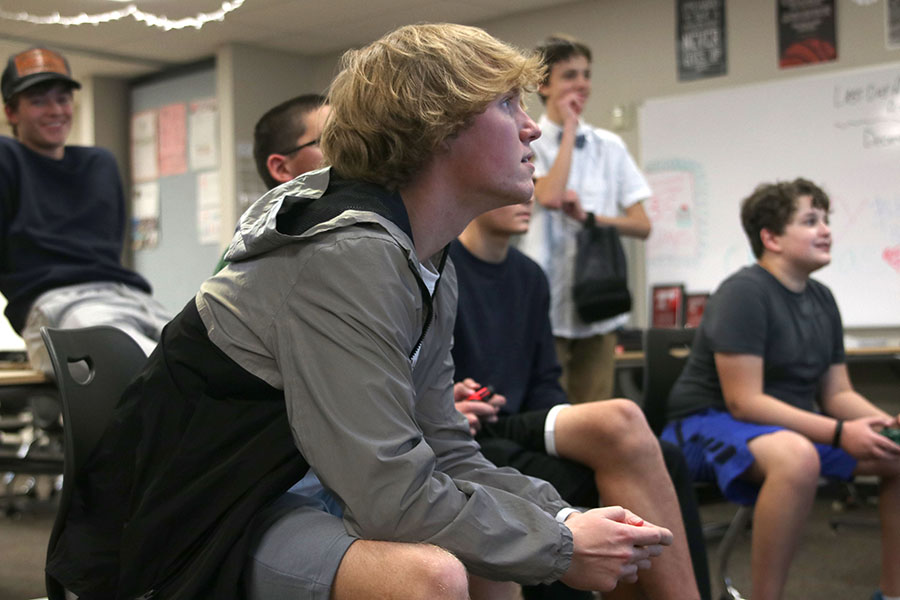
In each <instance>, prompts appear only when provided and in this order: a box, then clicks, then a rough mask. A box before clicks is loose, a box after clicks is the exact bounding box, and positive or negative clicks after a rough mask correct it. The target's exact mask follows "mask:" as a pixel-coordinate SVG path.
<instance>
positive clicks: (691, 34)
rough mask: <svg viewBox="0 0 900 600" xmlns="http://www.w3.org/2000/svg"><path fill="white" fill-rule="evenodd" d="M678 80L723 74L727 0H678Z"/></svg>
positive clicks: (726, 67) (725, 69) (725, 63)
mask: <svg viewBox="0 0 900 600" xmlns="http://www.w3.org/2000/svg"><path fill="white" fill-rule="evenodd" d="M677 46H678V80H679V81H693V80H695V79H703V78H706V77H715V76H717V75H724V74H725V73H726V72H727V71H728V62H727V54H726V51H725V0H678V39H677Z"/></svg>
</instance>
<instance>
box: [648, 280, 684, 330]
mask: <svg viewBox="0 0 900 600" xmlns="http://www.w3.org/2000/svg"><path fill="white" fill-rule="evenodd" d="M684 305H685V294H684V285H683V284H681V283H668V284H656V285H654V286H653V287H652V290H651V294H650V325H651V327H657V328H673V327H674V328H678V327H684Z"/></svg>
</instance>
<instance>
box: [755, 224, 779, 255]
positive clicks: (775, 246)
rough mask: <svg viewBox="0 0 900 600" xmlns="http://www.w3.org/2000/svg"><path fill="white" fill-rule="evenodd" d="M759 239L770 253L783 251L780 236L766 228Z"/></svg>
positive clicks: (760, 233)
mask: <svg viewBox="0 0 900 600" xmlns="http://www.w3.org/2000/svg"><path fill="white" fill-rule="evenodd" d="M759 239H760V241H762V245H763V248H765V249H766V250H769V251H770V252H780V251H781V239H780V236H779V235H778V234H775V233H772V232H771V231H770V230H769V229H766V228H765V227H763V228H762V230H761V231H760V232H759Z"/></svg>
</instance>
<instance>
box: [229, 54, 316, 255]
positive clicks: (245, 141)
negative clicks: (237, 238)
mask: <svg viewBox="0 0 900 600" xmlns="http://www.w3.org/2000/svg"><path fill="white" fill-rule="evenodd" d="M315 63H316V61H315V60H313V59H311V58H309V57H304V56H300V55H298V54H292V53H290V52H279V51H275V50H265V49H262V48H256V47H254V46H248V45H246V44H228V45H226V46H224V47H222V48H221V49H220V50H219V52H218V53H217V55H216V81H217V86H216V87H217V96H218V99H219V115H220V123H221V128H220V135H221V150H222V171H221V173H222V180H221V184H222V190H221V191H222V198H223V202H224V212H223V222H225V223H232V224H233V223H235V222H236V221H237V218H238V217H239V216H240V212H241V207H242V206H244V205H245V204H246V203H247V202H248V201H249V200H250V199H251V198H255V197H258V196H259V195H261V194H262V193H263V192H264V191H265V185H264V184H263V183H262V181H261V180H260V179H259V176H258V175H257V173H256V168H255V166H254V164H253V160H252V152H251V150H252V147H253V127H254V125H255V124H256V121H257V120H259V118H260V117H261V116H262V115H263V113H265V112H266V111H267V110H269V109H270V108H272V107H273V106H275V105H276V104H278V103H280V102H282V101H284V100H287V99H288V98H291V97H293V96H297V95H299V94H308V93H313V92H322V91H323V90H324V88H325V87H327V85H328V82H325V83H324V84H321V83H319V81H318V80H316V79H315V78H314V77H313V75H312V73H313V71H314V69H313V65H314V64H315ZM248 82H252V84H248ZM232 231H233V229H232V227H230V226H228V227H224V228H223V231H222V247H223V248H224V247H226V246H227V245H228V243H229V242H230V241H231V234H232Z"/></svg>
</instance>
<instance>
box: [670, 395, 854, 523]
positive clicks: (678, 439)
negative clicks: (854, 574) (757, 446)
mask: <svg viewBox="0 0 900 600" xmlns="http://www.w3.org/2000/svg"><path fill="white" fill-rule="evenodd" d="M782 429H784V427H778V426H776V425H759V424H757V423H747V422H745V421H738V420H737V419H735V418H734V417H732V416H731V414H729V413H728V412H726V411H722V410H718V409H714V408H711V409H708V410H706V411H704V412H700V413H697V414H693V415H690V416H688V417H685V418H683V419H678V420H676V421H672V422H671V423H669V424H668V425H666V428H665V429H664V430H663V433H662V436H661V437H662V439H664V440H667V441H669V442H672V443H675V444H677V445H678V446H679V447H680V448H681V451H682V452H683V453H684V458H685V459H686V460H687V463H688V468H689V469H690V471H691V477H692V478H693V479H694V481H709V482H713V481H714V482H716V483H717V484H718V486H719V489H720V490H722V493H723V494H724V495H725V497H726V498H728V499H729V500H731V501H732V502H737V503H738V504H744V505H748V506H749V505H751V504H753V503H754V502H756V497H757V495H759V484H757V483H756V482H753V481H749V480H747V479H742V478H741V476H742V475H743V474H744V473H745V472H746V471H747V469H749V468H750V465H752V464H753V461H754V458H753V454H751V453H750V450H749V448H747V442H749V441H750V440H752V439H753V438H755V437H757V436H760V435H764V434H767V433H773V432H775V431H780V430H782ZM813 445H814V446H815V447H816V450H818V451H819V459H820V462H821V464H822V471H821V474H822V476H823V477H831V478H835V479H843V480H845V481H846V480H849V479H850V478H851V477H852V475H853V471H854V470H855V469H856V459H855V458H853V457H852V456H850V455H849V454H848V453H847V452H845V451H844V450H841V449H840V448H832V447H831V446H830V445H828V444H815V443H814V444H813Z"/></svg>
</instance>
